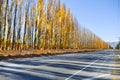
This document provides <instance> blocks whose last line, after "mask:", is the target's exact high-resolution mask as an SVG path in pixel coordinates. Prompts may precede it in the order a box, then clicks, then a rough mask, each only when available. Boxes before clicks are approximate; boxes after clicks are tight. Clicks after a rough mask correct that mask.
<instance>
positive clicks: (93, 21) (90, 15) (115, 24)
mask: <svg viewBox="0 0 120 80" xmlns="http://www.w3.org/2000/svg"><path fill="white" fill-rule="evenodd" d="M60 1H61V2H62V3H63V2H64V3H65V5H66V7H67V8H70V10H71V12H72V13H73V15H74V16H75V17H76V18H77V20H78V22H79V24H80V25H81V26H83V27H86V28H88V29H89V30H91V31H92V32H93V33H95V34H96V35H98V36H99V37H100V38H102V39H103V40H104V41H107V42H113V41H117V40H118V37H120V0H60ZM118 4H119V6H118Z"/></svg>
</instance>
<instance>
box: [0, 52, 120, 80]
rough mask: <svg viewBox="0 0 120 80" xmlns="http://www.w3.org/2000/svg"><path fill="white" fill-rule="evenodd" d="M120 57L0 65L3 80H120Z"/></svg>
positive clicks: (93, 56) (33, 60) (96, 55)
mask: <svg viewBox="0 0 120 80" xmlns="http://www.w3.org/2000/svg"><path fill="white" fill-rule="evenodd" d="M118 54H119V53H117V52H113V51H96V52H85V53H77V54H76V53H73V54H65V55H57V56H47V57H35V58H25V59H16V60H8V61H0V80H120V60H119V55H118Z"/></svg>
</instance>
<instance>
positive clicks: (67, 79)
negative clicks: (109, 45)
mask: <svg viewBox="0 0 120 80" xmlns="http://www.w3.org/2000/svg"><path fill="white" fill-rule="evenodd" d="M111 55H112V54H110V55H108V56H111ZM108 56H107V58H106V59H105V60H104V61H106V60H107V59H108ZM100 59H102V58H100ZM100 59H97V60H95V61H93V62H92V63H90V64H89V65H87V66H85V67H84V68H82V69H81V70H79V71H77V72H75V73H73V74H72V75H71V76H69V77H68V78H66V79H65V80H69V79H70V78H72V77H73V76H75V75H76V74H78V73H80V72H81V71H83V70H84V69H86V68H88V67H90V66H91V65H92V64H94V63H96V62H97V61H98V60H100Z"/></svg>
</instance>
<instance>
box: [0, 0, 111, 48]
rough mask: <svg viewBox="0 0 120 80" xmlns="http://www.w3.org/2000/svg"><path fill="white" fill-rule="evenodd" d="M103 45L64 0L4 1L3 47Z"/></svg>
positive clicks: (0, 16)
mask: <svg viewBox="0 0 120 80" xmlns="http://www.w3.org/2000/svg"><path fill="white" fill-rule="evenodd" d="M101 48H103V49H107V48H109V45H108V44H107V43H106V42H104V41H103V40H101V39H100V38H99V37H97V36H96V35H95V34H93V33H92V32H91V31H89V30H88V29H85V28H83V27H80V26H79V24H78V22H77V20H76V19H75V17H73V15H72V13H71V12H70V10H69V9H67V8H66V7H65V5H64V4H60V0H47V1H45V0H0V50H20V49H23V50H28V49H39V50H40V49H101Z"/></svg>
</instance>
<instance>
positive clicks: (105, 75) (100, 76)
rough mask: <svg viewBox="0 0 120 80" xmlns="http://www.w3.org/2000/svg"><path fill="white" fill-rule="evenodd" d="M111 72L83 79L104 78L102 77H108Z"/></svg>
mask: <svg viewBox="0 0 120 80" xmlns="http://www.w3.org/2000/svg"><path fill="white" fill-rule="evenodd" d="M110 75H111V74H103V75H99V76H96V77H93V78H87V79H83V80H93V79H97V78H102V77H107V76H110Z"/></svg>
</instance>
